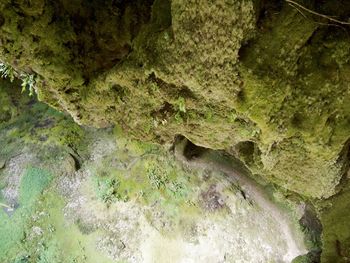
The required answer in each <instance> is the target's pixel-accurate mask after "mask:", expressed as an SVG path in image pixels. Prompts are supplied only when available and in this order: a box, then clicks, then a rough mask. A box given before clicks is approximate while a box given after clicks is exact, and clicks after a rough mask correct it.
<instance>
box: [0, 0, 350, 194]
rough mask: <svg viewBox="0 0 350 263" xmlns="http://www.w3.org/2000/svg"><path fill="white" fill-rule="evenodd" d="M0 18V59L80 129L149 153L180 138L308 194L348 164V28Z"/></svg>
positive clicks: (206, 20) (172, 4) (121, 11)
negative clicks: (108, 132)
mask: <svg viewBox="0 0 350 263" xmlns="http://www.w3.org/2000/svg"><path fill="white" fill-rule="evenodd" d="M267 2H268V3H267ZM305 5H306V7H307V8H309V9H310V10H316V11H317V12H321V13H322V12H324V13H328V14H330V15H332V16H337V15H339V16H340V17H344V16H345V15H346V14H347V13H349V11H350V5H349V4H346V3H340V2H339V3H338V2H335V1H334V2H332V4H329V3H322V4H312V3H309V2H307V3H306V1H305ZM77 7H79V8H77ZM327 11H329V12H327ZM0 14H1V19H0V22H1V23H0V24H1V27H0V36H1V37H0V40H1V43H2V45H1V47H0V58H1V60H3V61H4V62H6V63H8V64H11V65H12V66H13V67H15V69H16V70H18V71H22V72H26V73H33V74H36V75H37V76H38V81H37V87H36V89H37V92H38V96H39V99H40V100H42V101H45V102H46V103H48V104H50V105H52V106H54V107H55V108H58V109H60V110H63V111H67V112H68V113H70V114H71V115H72V117H73V118H74V120H75V121H76V122H77V123H79V124H85V125H90V126H97V127H107V126H110V125H113V124H119V125H120V126H121V127H122V128H123V129H124V130H125V131H126V132H127V133H128V134H129V136H131V137H134V138H138V139H141V140H144V141H153V142H158V143H169V142H172V141H173V139H174V137H175V135H177V134H182V135H184V136H186V137H187V138H188V139H190V140H191V141H192V142H193V143H195V144H198V145H200V146H205V147H208V148H212V149H222V150H225V151H227V152H229V153H230V154H233V155H236V156H237V157H238V158H241V159H242V160H243V161H245V162H246V165H247V166H248V167H249V168H250V170H251V171H252V172H253V174H256V175H259V176H262V177H263V178H265V179H267V180H268V181H271V182H273V183H276V184H278V185H280V186H283V187H285V188H287V189H290V190H292V191H295V192H298V193H300V194H302V195H304V196H307V197H316V198H325V197H329V196H331V195H333V194H335V193H336V192H337V185H338V184H339V183H340V181H341V178H342V176H343V174H344V172H345V170H346V169H347V166H348V159H347V157H346V156H347V151H348V143H347V142H348V139H349V131H350V121H349V120H350V119H349V118H350V108H349V105H350V104H349V99H350V95H349V89H348V83H349V76H350V62H349V59H348V57H349V56H350V42H349V41H348V35H347V33H346V31H347V30H348V28H347V27H346V28H345V29H344V28H342V27H333V26H325V27H321V26H320V24H319V23H321V22H322V23H326V24H327V23H328V22H330V21H328V20H325V21H323V20H322V19H321V18H319V17H314V16H311V15H310V14H306V16H310V17H305V16H303V14H301V13H300V12H299V11H298V10H297V9H295V8H293V7H292V6H290V5H288V4H287V3H286V2H281V1H223V0H222V1H221V0H220V1H215V3H213V2H212V1H201V2H198V1H194V0H191V1H186V3H184V1H179V0H173V1H169V0H155V1H146V0H135V1H131V2H129V1H117V2H116V1H112V0H111V1H105V2H103V4H102V3H101V1H98V0H94V1H85V2H84V1H82V0H81V1H75V2H74V3H73V2H71V1H70V2H69V1H65V0H60V1H56V2H50V3H48V2H45V1H36V2H35V3H34V2H28V1H17V3H16V5H14V4H12V1H9V0H6V1H3V2H2V3H1V4H0ZM319 20H320V21H319ZM315 22H316V23H315ZM179 101H180V102H181V105H180V104H179ZM180 106H181V107H180ZM6 112H8V111H6ZM6 114H8V113H6ZM6 114H3V116H5V118H8V117H6V116H7V115H6ZM242 143H243V144H252V145H253V146H252V149H251V150H250V151H240V150H239V145H241V144H242Z"/></svg>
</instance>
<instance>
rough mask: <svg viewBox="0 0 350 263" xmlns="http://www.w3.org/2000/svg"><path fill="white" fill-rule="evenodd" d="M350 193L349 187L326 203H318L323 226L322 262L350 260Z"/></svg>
mask: <svg viewBox="0 0 350 263" xmlns="http://www.w3.org/2000/svg"><path fill="white" fill-rule="evenodd" d="M349 198H350V191H349V186H347V187H346V188H345V189H344V190H343V191H341V192H340V193H339V194H337V195H335V196H333V197H332V198H330V199H329V200H327V201H325V202H318V206H319V207H320V212H319V213H320V219H321V222H322V226H323V232H322V243H323V250H322V255H321V261H322V262H348V261H349V258H350V250H349V248H350V232H349V229H350V214H349V211H350V203H349Z"/></svg>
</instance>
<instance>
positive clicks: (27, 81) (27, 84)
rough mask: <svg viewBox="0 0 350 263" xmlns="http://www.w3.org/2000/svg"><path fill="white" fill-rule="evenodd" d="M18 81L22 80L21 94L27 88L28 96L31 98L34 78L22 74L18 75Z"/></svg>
mask: <svg viewBox="0 0 350 263" xmlns="http://www.w3.org/2000/svg"><path fill="white" fill-rule="evenodd" d="M20 79H21V80H22V84H21V87H22V92H25V91H26V89H27V88H28V90H29V96H33V95H34V87H35V83H36V80H35V76H34V75H32V74H27V73H22V74H21V75H20Z"/></svg>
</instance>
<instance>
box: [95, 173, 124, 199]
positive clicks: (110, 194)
mask: <svg viewBox="0 0 350 263" xmlns="http://www.w3.org/2000/svg"><path fill="white" fill-rule="evenodd" d="M119 186H120V181H119V180H118V179H116V178H108V179H105V178H97V185H96V193H97V196H98V198H99V199H100V200H102V201H103V202H104V203H106V204H107V205H110V204H112V203H114V202H116V201H119V200H122V196H121V195H120V193H119V192H118V190H119ZM124 199H126V198H124Z"/></svg>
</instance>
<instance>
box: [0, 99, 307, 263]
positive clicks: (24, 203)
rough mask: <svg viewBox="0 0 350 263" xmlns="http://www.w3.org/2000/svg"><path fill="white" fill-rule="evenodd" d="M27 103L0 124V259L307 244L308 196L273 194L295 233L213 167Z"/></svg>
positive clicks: (149, 258)
mask: <svg viewBox="0 0 350 263" xmlns="http://www.w3.org/2000/svg"><path fill="white" fill-rule="evenodd" d="M28 107H29V108H28V110H27V111H26V113H23V114H21V115H19V117H17V118H16V119H15V120H12V121H11V122H10V123H7V124H5V125H2V126H1V127H0V133H1V134H0V135H1V136H0V144H1V145H2V148H1V149H0V153H1V155H0V157H1V158H0V188H1V199H0V203H1V208H2V209H1V210H0V237H1V238H0V260H1V262H50V263H52V262H94V263H95V262H291V260H292V259H293V258H295V257H297V256H299V255H301V254H304V253H306V252H307V248H306V245H305V244H304V241H303V232H302V230H301V228H300V226H299V225H298V221H297V220H298V219H299V218H300V217H301V215H302V212H303V204H300V203H292V202H290V201H289V202H287V201H286V200H284V199H283V197H282V195H281V194H280V193H278V192H274V193H273V194H274V196H275V197H278V199H279V204H276V206H277V205H279V206H281V207H283V209H284V211H285V215H286V216H287V217H288V219H289V221H288V222H289V223H290V229H292V231H293V233H292V234H293V237H294V238H295V239H294V240H290V236H286V235H285V232H283V231H281V222H280V221H279V220H280V219H279V218H278V217H275V216H274V214H273V213H271V211H269V210H268V209H265V207H262V206H261V205H260V204H261V203H259V202H257V200H254V198H256V197H255V196H254V195H251V196H250V195H249V193H247V192H245V190H244V189H243V188H242V187H241V185H240V183H239V181H235V180H231V179H230V178H229V176H228V174H227V173H225V172H223V171H220V170H219V169H217V168H216V167H215V166H213V167H212V168H210V167H195V166H191V165H187V164H184V163H181V162H180V161H178V160H176V159H175V157H174V154H172V153H171V152H170V151H167V150H165V149H164V147H159V146H156V145H153V144H147V143H140V142H137V141H133V140H129V139H125V137H124V136H123V135H122V134H121V132H120V130H119V129H118V128H117V127H115V128H113V129H112V128H109V129H100V130H97V129H92V128H84V127H79V126H78V125H76V124H74V122H73V121H72V120H71V119H70V118H69V117H67V116H65V115H64V114H61V113H58V112H56V111H54V110H52V109H50V108H47V106H45V105H42V104H40V103H34V104H30V105H28ZM291 243H293V244H292V246H291ZM291 247H292V249H291Z"/></svg>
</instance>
